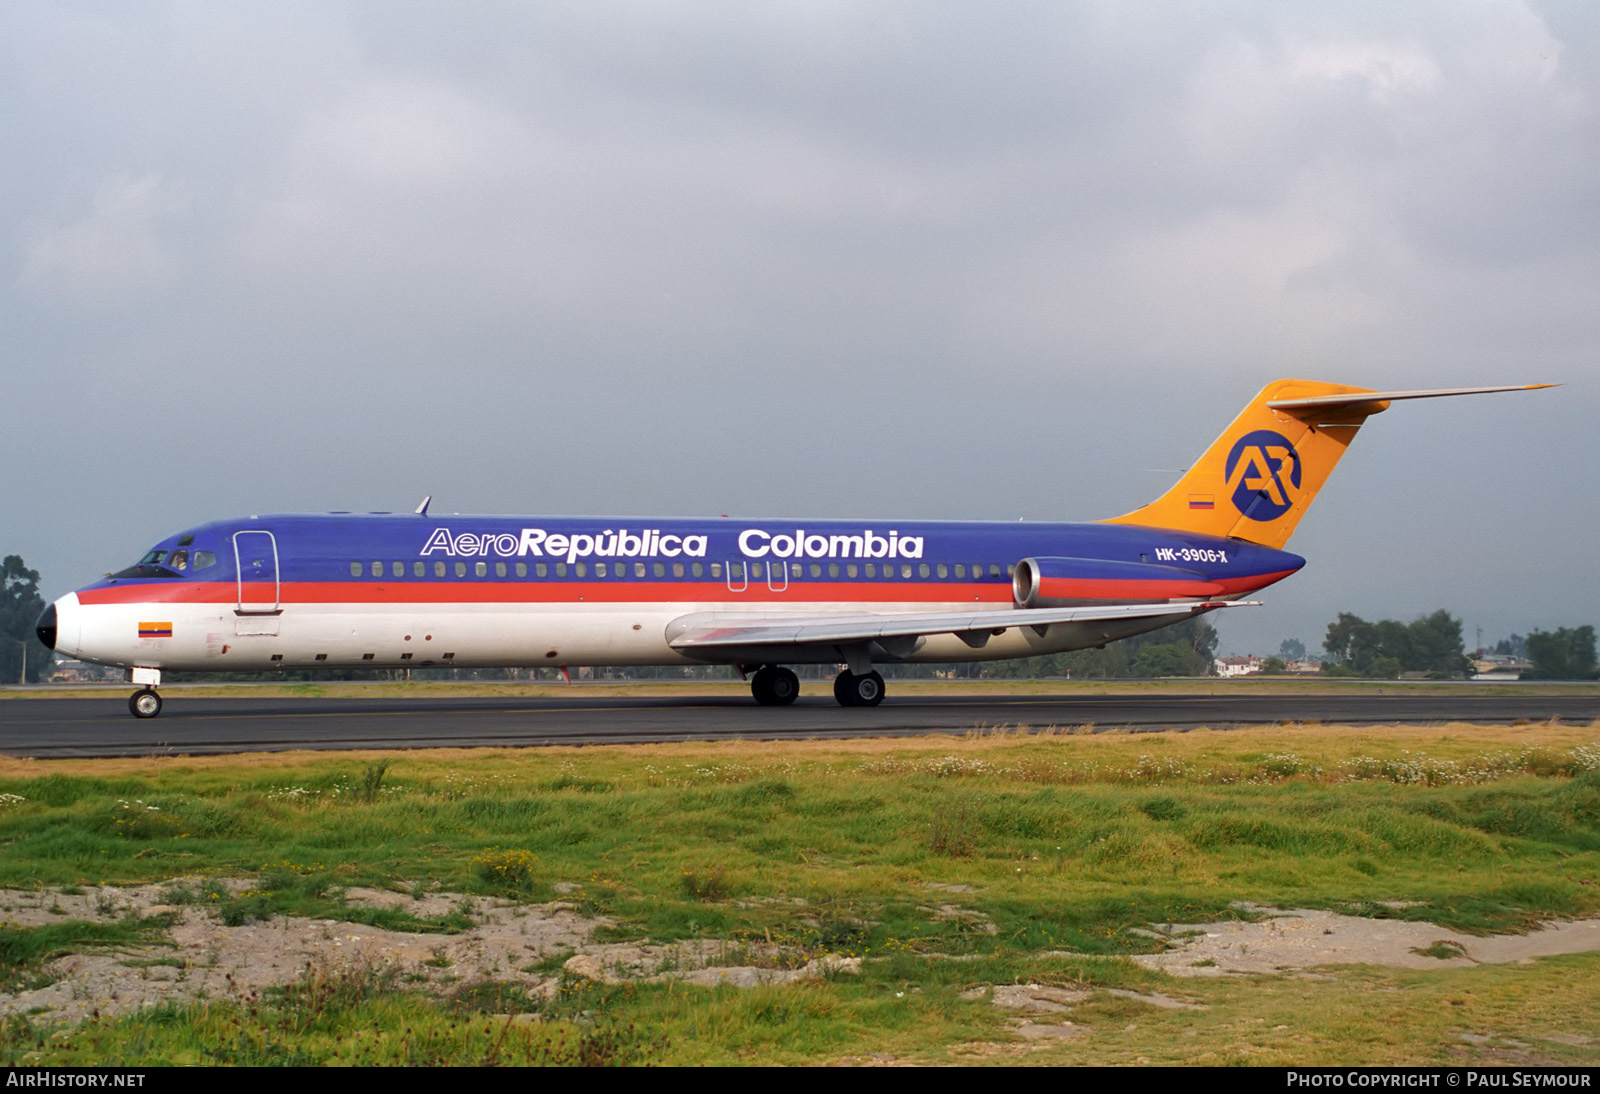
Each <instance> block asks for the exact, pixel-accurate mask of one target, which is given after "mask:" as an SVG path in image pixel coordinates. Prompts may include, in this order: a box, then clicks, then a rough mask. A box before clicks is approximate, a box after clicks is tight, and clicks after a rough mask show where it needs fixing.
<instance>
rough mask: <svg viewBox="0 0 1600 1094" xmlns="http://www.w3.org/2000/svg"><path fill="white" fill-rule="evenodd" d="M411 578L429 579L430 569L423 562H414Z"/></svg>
mask: <svg viewBox="0 0 1600 1094" xmlns="http://www.w3.org/2000/svg"><path fill="white" fill-rule="evenodd" d="M411 576H412V577H427V576H428V567H427V566H425V565H424V564H423V563H421V562H413V563H412V564H411Z"/></svg>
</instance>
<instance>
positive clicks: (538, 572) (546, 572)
mask: <svg viewBox="0 0 1600 1094" xmlns="http://www.w3.org/2000/svg"><path fill="white" fill-rule="evenodd" d="M533 572H534V575H535V576H536V577H549V576H550V567H549V566H547V565H545V564H544V563H543V562H535V563H534V564H533Z"/></svg>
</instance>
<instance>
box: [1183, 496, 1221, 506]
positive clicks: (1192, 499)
mask: <svg viewBox="0 0 1600 1094" xmlns="http://www.w3.org/2000/svg"><path fill="white" fill-rule="evenodd" d="M1216 507H1217V504H1216V501H1215V500H1214V498H1213V497H1212V495H1210V494H1190V495H1189V508H1190V509H1215V508H1216Z"/></svg>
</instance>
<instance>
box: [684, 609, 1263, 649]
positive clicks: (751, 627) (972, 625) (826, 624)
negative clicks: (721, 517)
mask: <svg viewBox="0 0 1600 1094" xmlns="http://www.w3.org/2000/svg"><path fill="white" fill-rule="evenodd" d="M1259 603H1260V601H1256V600H1241V601H1229V600H1206V601H1192V602H1188V603H1182V604H1171V603H1161V604H1107V605H1094V606H1089V607H1077V608H1005V609H1001V610H998V611H979V612H910V613H905V614H899V615H895V614H883V615H874V614H859V615H766V616H752V615H733V614H731V613H725V612H702V613H697V614H694V615H685V616H680V617H679V618H677V619H674V620H673V621H672V622H671V623H669V624H667V644H668V645H670V646H671V647H672V648H673V649H678V650H694V649H715V648H717V647H725V646H784V645H792V646H806V645H815V644H823V643H826V644H829V645H840V646H845V645H855V644H858V643H864V642H874V641H877V640H879V639H883V638H890V639H893V638H917V637H921V636H923V635H930V634H955V635H959V636H961V637H962V638H963V639H964V640H966V641H967V642H968V643H969V644H971V645H973V646H982V645H983V644H984V642H986V641H987V640H988V636H989V635H990V634H992V633H994V632H997V631H1000V630H1003V629H1005V628H1007V627H1038V628H1041V630H1040V633H1041V634H1042V633H1043V628H1044V627H1047V626H1049V625H1050V624H1052V623H1097V622H1127V621H1130V620H1135V619H1158V618H1166V617H1170V618H1171V621H1172V622H1174V623H1176V622H1178V621H1179V620H1180V619H1185V618H1187V617H1189V616H1191V615H1198V614H1199V613H1201V612H1207V611H1211V610H1212V609H1214V608H1233V607H1243V606H1246V605H1258V604H1259Z"/></svg>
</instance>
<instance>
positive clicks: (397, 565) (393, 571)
mask: <svg viewBox="0 0 1600 1094" xmlns="http://www.w3.org/2000/svg"><path fill="white" fill-rule="evenodd" d="M389 576H390V577H405V576H406V564H405V563H404V562H391V563H389Z"/></svg>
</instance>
